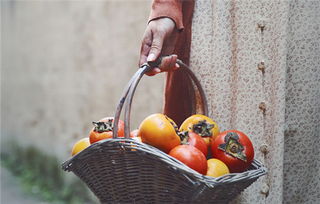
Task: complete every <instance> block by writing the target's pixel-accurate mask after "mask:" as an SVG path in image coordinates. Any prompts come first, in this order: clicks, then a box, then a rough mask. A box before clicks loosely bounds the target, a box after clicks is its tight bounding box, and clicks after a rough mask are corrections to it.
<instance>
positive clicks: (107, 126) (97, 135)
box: [89, 117, 124, 144]
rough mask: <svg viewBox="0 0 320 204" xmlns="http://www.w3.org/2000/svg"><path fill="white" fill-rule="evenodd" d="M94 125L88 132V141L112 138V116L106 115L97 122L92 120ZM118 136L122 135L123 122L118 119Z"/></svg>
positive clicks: (93, 141)
mask: <svg viewBox="0 0 320 204" xmlns="http://www.w3.org/2000/svg"><path fill="white" fill-rule="evenodd" d="M92 123H93V125H94V126H95V127H94V128H92V130H91V131H90V134H89V139H90V143H91V144H93V143H95V142H97V141H99V140H103V139H110V138H112V130H113V117H106V118H103V119H101V120H99V121H98V122H92ZM118 137H124V122H123V121H122V120H119V123H118Z"/></svg>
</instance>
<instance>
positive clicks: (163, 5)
mask: <svg viewBox="0 0 320 204" xmlns="http://www.w3.org/2000/svg"><path fill="white" fill-rule="evenodd" d="M162 17H168V18H171V19H172V20H173V21H174V22H175V24H176V26H177V28H178V30H183V28H184V26H183V19H182V3H181V0H153V2H152V7H151V12H150V16H149V21H148V22H150V21H152V20H154V19H158V18H162Z"/></svg>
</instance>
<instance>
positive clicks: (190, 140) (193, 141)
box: [179, 131, 208, 156]
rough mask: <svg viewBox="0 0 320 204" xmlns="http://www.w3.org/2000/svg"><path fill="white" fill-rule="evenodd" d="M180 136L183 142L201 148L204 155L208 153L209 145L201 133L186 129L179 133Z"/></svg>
mask: <svg viewBox="0 0 320 204" xmlns="http://www.w3.org/2000/svg"><path fill="white" fill-rule="evenodd" d="M179 136H180V138H181V140H182V142H181V144H187V145H191V146H194V147H196V148H197V149H199V150H200V151H201V152H202V153H203V154H204V156H207V155H208V146H207V144H206V142H205V140H204V139H203V137H201V136H200V135H199V134H197V133H195V132H192V131H185V132H182V133H179Z"/></svg>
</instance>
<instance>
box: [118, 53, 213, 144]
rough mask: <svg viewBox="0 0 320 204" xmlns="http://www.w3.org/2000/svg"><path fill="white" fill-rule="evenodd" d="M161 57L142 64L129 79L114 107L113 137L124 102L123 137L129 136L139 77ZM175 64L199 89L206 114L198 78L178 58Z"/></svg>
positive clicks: (204, 97) (160, 59)
mask: <svg viewBox="0 0 320 204" xmlns="http://www.w3.org/2000/svg"><path fill="white" fill-rule="evenodd" d="M162 58H163V57H159V58H158V59H157V60H156V61H155V62H148V63H146V64H143V65H142V66H141V67H140V69H138V71H137V72H136V73H135V74H134V75H133V77H132V78H131V79H130V81H129V83H128V85H127V87H126V89H125V91H124V92H123V95H122V97H121V99H120V101H119V104H118V106H117V109H116V114H115V117H114V125H113V138H118V125H115V124H118V122H119V119H120V115H121V111H122V108H123V105H124V104H125V115H124V123H125V127H124V135H125V138H130V114H131V105H132V100H133V96H134V93H135V90H136V88H137V86H138V84H139V82H140V80H141V78H142V77H143V75H144V74H145V73H146V72H148V71H150V70H151V69H152V68H154V67H157V66H159V65H160V64H161V61H162ZM177 64H179V65H180V67H181V68H183V69H184V70H185V71H186V73H187V74H188V76H189V77H190V79H191V80H192V81H193V82H194V84H195V86H196V87H197V89H198V91H199V94H200V97H201V100H202V103H203V110H202V111H203V114H205V115H208V106H207V99H206V96H205V94H204V91H203V89H202V87H201V84H200V82H199V80H198V79H197V77H196V76H195V75H194V73H193V72H192V71H191V70H190V68H189V67H188V66H187V65H186V64H184V63H183V62H182V61H181V60H179V59H178V60H177Z"/></svg>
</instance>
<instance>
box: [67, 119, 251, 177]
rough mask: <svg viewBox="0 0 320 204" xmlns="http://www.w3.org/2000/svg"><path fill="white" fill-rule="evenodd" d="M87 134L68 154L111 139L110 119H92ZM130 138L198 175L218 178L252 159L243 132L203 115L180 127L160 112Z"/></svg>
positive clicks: (242, 168)
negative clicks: (225, 126)
mask: <svg viewBox="0 0 320 204" xmlns="http://www.w3.org/2000/svg"><path fill="white" fill-rule="evenodd" d="M93 125H94V128H93V129H92V130H91V131H90V134H89V137H87V138H83V139H81V140H79V141H78V142H77V143H76V144H75V145H74V147H73V149H72V156H73V155H75V154H77V153H79V152H80V151H82V150H83V149H85V148H87V147H88V146H90V145H91V144H93V143H95V142H97V141H100V140H104V139H110V138H112V130H113V118H112V117H108V118H104V119H101V120H99V121H97V122H93ZM118 136H119V137H124V122H123V121H121V120H120V121H119V123H118ZM130 137H131V138H132V139H134V140H136V141H138V142H143V143H146V144H149V145H152V146H154V147H156V148H158V149H160V150H162V151H164V152H166V153H167V154H169V155H170V156H172V157H174V158H176V159H177V160H179V161H181V162H182V163H184V164H185V165H187V166H188V167H190V168H191V169H193V170H195V171H197V172H199V173H200V174H203V175H207V176H212V177H220V176H222V175H225V174H229V173H238V172H243V171H245V170H246V169H248V167H249V166H250V164H251V163H252V161H253V158H254V149H253V145H252V143H251V141H250V139H249V138H248V136H246V135H245V134H244V133H243V132H240V131H238V130H228V131H224V132H221V133H220V131H219V127H218V125H217V123H216V122H214V121H213V120H212V119H211V118H209V117H207V116H204V115H192V116H190V117H189V118H187V119H186V120H185V121H184V122H183V123H182V125H181V126H180V128H178V126H177V125H176V123H175V122H174V121H173V120H171V119H170V118H169V117H167V116H166V115H164V114H160V113H157V114H152V115H150V116H148V117H147V118H145V119H144V120H143V121H142V122H141V124H140V126H139V129H136V130H133V131H132V132H131V133H130Z"/></svg>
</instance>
